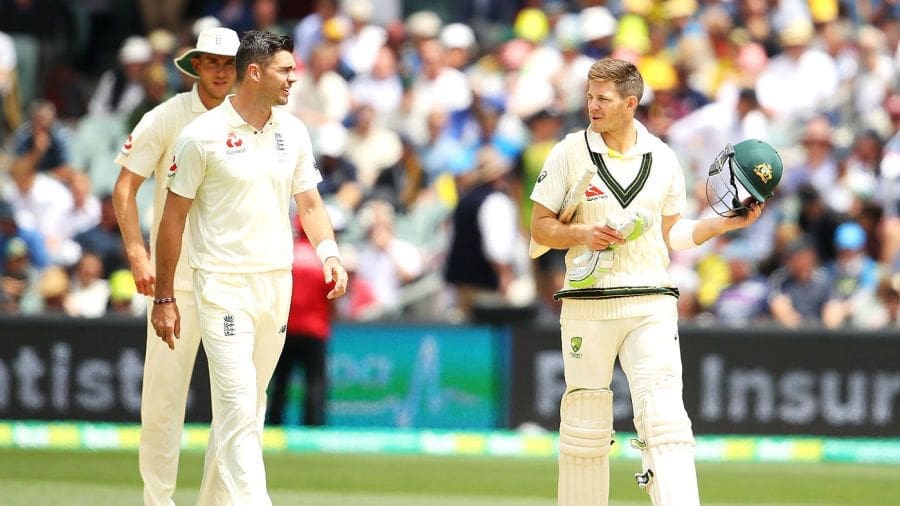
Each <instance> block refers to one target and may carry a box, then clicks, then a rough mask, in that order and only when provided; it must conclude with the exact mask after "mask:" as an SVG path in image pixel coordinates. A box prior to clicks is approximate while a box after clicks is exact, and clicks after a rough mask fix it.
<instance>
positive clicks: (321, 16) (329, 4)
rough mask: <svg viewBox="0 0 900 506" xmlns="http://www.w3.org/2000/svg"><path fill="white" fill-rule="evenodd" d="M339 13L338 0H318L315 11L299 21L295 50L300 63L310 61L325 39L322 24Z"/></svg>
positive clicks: (296, 30) (295, 30)
mask: <svg viewBox="0 0 900 506" xmlns="http://www.w3.org/2000/svg"><path fill="white" fill-rule="evenodd" d="M337 15H338V2H337V0H316V1H315V7H314V8H313V12H312V13H311V14H309V15H307V16H306V17H304V18H303V19H301V20H300V22H299V23H297V26H296V27H295V28H294V47H295V50H294V52H295V54H296V55H297V57H298V58H300V62H299V63H300V64H302V65H307V64H308V63H309V61H310V57H311V55H312V52H313V49H314V48H315V47H316V46H318V45H319V44H321V43H322V42H323V41H324V38H323V37H322V25H324V24H325V21H326V20H328V19H331V18H333V17H335V16H337ZM294 86H295V87H296V85H294Z"/></svg>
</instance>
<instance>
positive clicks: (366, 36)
mask: <svg viewBox="0 0 900 506" xmlns="http://www.w3.org/2000/svg"><path fill="white" fill-rule="evenodd" d="M343 10H344V13H345V14H346V15H347V17H348V18H349V20H350V29H349V33H348V34H347V36H346V37H345V38H344V40H343V41H341V71H342V73H343V74H344V75H345V76H346V77H347V78H348V79H352V78H353V77H354V76H356V75H359V74H367V73H369V72H371V71H372V66H373V65H374V64H375V58H376V56H377V55H378V51H379V49H381V47H382V46H384V43H385V42H387V32H386V31H385V30H384V28H382V27H380V26H376V25H373V24H371V20H372V15H373V14H374V10H375V5H374V4H373V3H372V0H345V1H344V3H343Z"/></svg>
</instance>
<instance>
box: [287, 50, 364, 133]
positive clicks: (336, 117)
mask: <svg viewBox="0 0 900 506" xmlns="http://www.w3.org/2000/svg"><path fill="white" fill-rule="evenodd" d="M339 58H340V49H339V47H338V46H337V45H336V44H334V43H331V42H323V43H322V44H319V45H318V46H316V47H315V48H314V49H313V51H312V54H311V55H310V60H309V65H308V66H307V67H306V69H305V71H304V73H303V74H302V75H300V76H299V77H298V79H297V82H296V83H294V85H293V86H291V93H290V97H289V98H288V104H287V106H286V107H287V109H288V110H289V111H291V112H293V113H294V114H296V115H297V116H298V117H299V118H300V119H301V120H303V122H304V123H306V125H307V126H308V127H310V129H311V132H310V134H311V135H312V137H313V139H314V140H315V138H316V136H317V135H318V132H317V129H318V128H319V127H321V126H322V125H324V124H326V123H334V122H336V123H340V122H342V121H343V120H344V117H346V116H347V113H349V112H350V89H349V86H348V85H347V81H346V80H344V78H343V77H341V75H340V74H339V73H338V72H337V69H338V62H339Z"/></svg>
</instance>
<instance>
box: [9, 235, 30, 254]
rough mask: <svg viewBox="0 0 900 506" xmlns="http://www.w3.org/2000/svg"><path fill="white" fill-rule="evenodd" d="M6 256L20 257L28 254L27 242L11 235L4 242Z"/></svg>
mask: <svg viewBox="0 0 900 506" xmlns="http://www.w3.org/2000/svg"><path fill="white" fill-rule="evenodd" d="M4 253H6V258H22V257H24V256H27V255H28V244H27V243H26V242H25V240H24V239H22V238H21V237H13V238H12V239H10V240H9V241H8V242H7V243H6V251H5V252H4Z"/></svg>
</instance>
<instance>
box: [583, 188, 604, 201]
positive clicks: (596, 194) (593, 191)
mask: <svg viewBox="0 0 900 506" xmlns="http://www.w3.org/2000/svg"><path fill="white" fill-rule="evenodd" d="M607 197H608V195H606V194H605V193H603V190H601V189H600V188H597V187H596V186H594V185H588V187H587V189H586V190H584V200H586V201H587V202H592V201H594V200H597V199H605V198H607Z"/></svg>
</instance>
